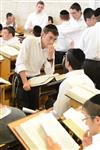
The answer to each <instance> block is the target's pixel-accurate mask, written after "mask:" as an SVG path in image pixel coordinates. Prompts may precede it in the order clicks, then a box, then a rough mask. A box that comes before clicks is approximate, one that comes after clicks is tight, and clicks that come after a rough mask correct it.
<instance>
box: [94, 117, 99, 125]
mask: <svg viewBox="0 0 100 150" xmlns="http://www.w3.org/2000/svg"><path fill="white" fill-rule="evenodd" d="M95 119H96V123H97V124H98V125H99V126H100V117H99V116H96V117H95Z"/></svg>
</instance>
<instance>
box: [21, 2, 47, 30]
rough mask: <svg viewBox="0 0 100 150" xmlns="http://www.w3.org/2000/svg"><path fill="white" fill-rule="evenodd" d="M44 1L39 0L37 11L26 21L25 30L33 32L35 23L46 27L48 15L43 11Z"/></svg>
mask: <svg viewBox="0 0 100 150" xmlns="http://www.w3.org/2000/svg"><path fill="white" fill-rule="evenodd" d="M43 9H44V2H43V1H38V2H37V4H36V10H35V12H33V13H31V14H30V15H29V17H28V19H27V21H26V23H25V26H24V28H25V30H27V31H29V32H32V30H33V27H34V26H35V25H39V26H40V27H41V28H44V27H45V26H46V25H47V24H48V16H47V15H46V14H45V13H44V12H43Z"/></svg>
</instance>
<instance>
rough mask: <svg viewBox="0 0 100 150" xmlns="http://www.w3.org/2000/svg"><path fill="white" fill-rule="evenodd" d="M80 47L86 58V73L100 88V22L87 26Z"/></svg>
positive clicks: (84, 66)
mask: <svg viewBox="0 0 100 150" xmlns="http://www.w3.org/2000/svg"><path fill="white" fill-rule="evenodd" d="M79 48H81V49H82V50H83V51H84V53H85V55H86V60H85V62H84V65H83V68H84V71H85V73H86V74H87V75H88V76H89V77H90V78H91V79H92V80H93V82H94V83H95V84H96V88H98V89H100V23H99V22H98V23H96V24H95V25H94V26H92V27H89V28H87V29H86V30H85V31H84V33H83V35H82V37H81V40H80V45H79Z"/></svg>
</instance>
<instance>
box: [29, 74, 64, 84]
mask: <svg viewBox="0 0 100 150" xmlns="http://www.w3.org/2000/svg"><path fill="white" fill-rule="evenodd" d="M53 79H55V80H56V81H60V80H63V79H65V74H62V75H59V74H58V73H56V74H49V75H41V76H37V77H33V78H31V79H29V80H28V81H29V83H30V85H31V87H35V86H40V85H44V84H47V83H49V82H50V81H52V80H53Z"/></svg>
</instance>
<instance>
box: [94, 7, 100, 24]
mask: <svg viewBox="0 0 100 150" xmlns="http://www.w3.org/2000/svg"><path fill="white" fill-rule="evenodd" d="M95 17H96V20H97V22H100V7H98V8H97V9H96V10H95Z"/></svg>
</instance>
